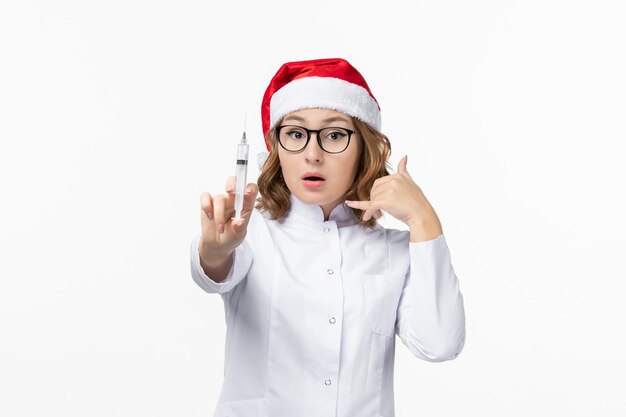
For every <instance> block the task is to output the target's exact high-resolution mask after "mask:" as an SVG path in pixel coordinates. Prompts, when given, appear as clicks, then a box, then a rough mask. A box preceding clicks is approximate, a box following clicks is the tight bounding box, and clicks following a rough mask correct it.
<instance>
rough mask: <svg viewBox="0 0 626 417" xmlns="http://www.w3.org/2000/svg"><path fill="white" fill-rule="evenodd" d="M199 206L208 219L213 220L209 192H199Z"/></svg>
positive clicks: (211, 200)
mask: <svg viewBox="0 0 626 417" xmlns="http://www.w3.org/2000/svg"><path fill="white" fill-rule="evenodd" d="M200 208H201V209H202V211H203V212H204V214H206V216H207V217H208V218H209V220H213V198H212V197H211V194H209V193H202V194H200Z"/></svg>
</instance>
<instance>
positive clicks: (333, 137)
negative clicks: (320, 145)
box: [324, 128, 348, 142]
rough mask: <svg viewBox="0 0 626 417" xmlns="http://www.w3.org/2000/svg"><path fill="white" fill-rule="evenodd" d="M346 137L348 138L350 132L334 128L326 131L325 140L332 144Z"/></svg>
mask: <svg viewBox="0 0 626 417" xmlns="http://www.w3.org/2000/svg"><path fill="white" fill-rule="evenodd" d="M346 136H348V132H346V131H345V130H343V129H335V128H332V129H329V130H327V131H324V139H326V140H329V141H331V142H335V141H338V140H341V139H343V138H345V137H346Z"/></svg>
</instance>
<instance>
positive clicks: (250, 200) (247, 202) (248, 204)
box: [243, 183, 259, 211]
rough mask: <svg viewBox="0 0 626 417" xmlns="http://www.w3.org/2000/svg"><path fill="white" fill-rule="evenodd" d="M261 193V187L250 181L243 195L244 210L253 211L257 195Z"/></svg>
mask: <svg viewBox="0 0 626 417" xmlns="http://www.w3.org/2000/svg"><path fill="white" fill-rule="evenodd" d="M258 194H259V187H258V186H257V185H256V184H254V183H250V184H248V185H247V186H246V191H245V195H244V197H243V208H244V210H248V211H252V209H253V208H254V202H255V201H256V196H257V195H258Z"/></svg>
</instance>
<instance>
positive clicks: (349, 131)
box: [276, 125, 360, 154]
mask: <svg viewBox="0 0 626 417" xmlns="http://www.w3.org/2000/svg"><path fill="white" fill-rule="evenodd" d="M284 127H297V128H298V129H302V130H304V131H305V132H306V142H305V143H304V146H303V147H302V148H301V149H298V150H297V151H292V150H289V149H287V148H285V146H284V145H283V143H282V142H281V141H280V131H281V130H282V129H283V128H284ZM326 129H342V130H345V131H346V132H348V143H347V144H346V147H345V148H343V149H342V150H340V151H339V152H330V151H327V150H326V149H324V146H322V139H321V138H320V133H321V132H322V130H326ZM312 133H315V137H316V138H317V144H318V145H319V147H320V149H321V150H323V151H324V152H326V153H329V154H338V153H342V152H344V151H345V150H346V149H348V146H350V139H352V135H354V134H357V135H358V134H360V132H359V131H357V130H351V129H348V128H345V127H336V126H328V127H324V128H322V129H317V130H315V129H307V128H306V127H303V126H298V125H282V126H278V127H277V128H276V139H277V140H278V143H279V144H280V147H281V148H283V149H284V150H285V151H287V152H290V153H300V152H302V151H303V150H305V149H306V147H307V146H309V141H310V140H311V134H312Z"/></svg>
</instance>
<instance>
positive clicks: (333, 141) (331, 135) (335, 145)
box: [320, 127, 350, 153]
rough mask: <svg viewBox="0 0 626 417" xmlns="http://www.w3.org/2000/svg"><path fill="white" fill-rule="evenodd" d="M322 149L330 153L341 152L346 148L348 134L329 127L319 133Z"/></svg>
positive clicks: (340, 129)
mask: <svg viewBox="0 0 626 417" xmlns="http://www.w3.org/2000/svg"><path fill="white" fill-rule="evenodd" d="M320 139H321V140H320V142H321V143H322V149H324V150H325V151H326V152H330V153H339V152H343V151H344V150H345V149H346V148H347V147H348V141H349V140H350V134H349V133H348V131H347V130H345V129H342V128H340V127H329V128H326V129H322V131H321V132H320Z"/></svg>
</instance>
